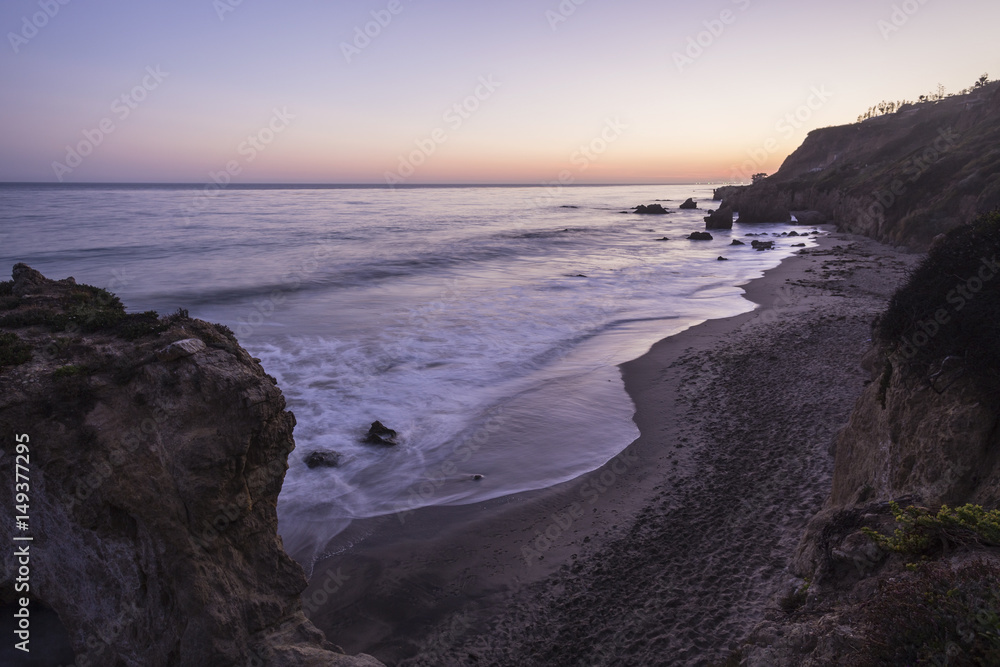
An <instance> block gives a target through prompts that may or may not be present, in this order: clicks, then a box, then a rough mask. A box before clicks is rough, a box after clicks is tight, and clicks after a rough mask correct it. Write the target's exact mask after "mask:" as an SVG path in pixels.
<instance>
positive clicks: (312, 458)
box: [305, 450, 342, 468]
mask: <svg viewBox="0 0 1000 667" xmlns="http://www.w3.org/2000/svg"><path fill="white" fill-rule="evenodd" d="M341 458H342V457H341V454H340V452H334V451H331V450H319V451H315V452H310V453H309V455H308V456H306V458H305V464H306V465H307V466H309V467H310V468H337V467H339V466H340V461H341Z"/></svg>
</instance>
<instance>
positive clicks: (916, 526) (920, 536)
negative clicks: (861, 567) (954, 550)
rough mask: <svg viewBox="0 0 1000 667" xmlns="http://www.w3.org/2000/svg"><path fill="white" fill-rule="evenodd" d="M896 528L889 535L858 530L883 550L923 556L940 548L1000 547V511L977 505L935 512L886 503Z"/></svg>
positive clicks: (945, 507)
mask: <svg viewBox="0 0 1000 667" xmlns="http://www.w3.org/2000/svg"><path fill="white" fill-rule="evenodd" d="M889 507H890V508H891V510H892V514H893V516H894V517H895V519H896V523H898V524H899V528H897V529H896V531H895V532H894V533H893V534H892V535H882V534H881V533H879V532H877V531H875V530H873V529H871V528H862V529H861V531H862V532H863V533H864V534H865V535H867V536H868V537H870V538H871V539H872V540H874V541H875V543H876V544H878V545H879V546H881V547H882V548H883V549H886V550H887V551H895V552H898V553H904V554H915V555H920V554H925V553H927V552H928V551H930V550H932V549H934V548H936V547H938V546H940V547H942V548H943V549H944V550H947V549H948V548H949V547H952V546H967V545H970V544H982V545H987V546H1000V510H986V509H984V508H983V507H982V506H980V505H962V506H961V507H956V508H954V509H952V508H950V507H948V506H947V505H944V506H943V507H941V509H940V510H938V511H937V512H936V513H935V512H932V511H930V510H927V509H924V508H922V507H913V506H912V505H911V506H910V507H907V508H906V509H903V508H901V507H900V506H899V505H898V504H896V503H894V502H892V503H889Z"/></svg>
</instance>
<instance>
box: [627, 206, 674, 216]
mask: <svg viewBox="0 0 1000 667" xmlns="http://www.w3.org/2000/svg"><path fill="white" fill-rule="evenodd" d="M634 210H635V212H636V213H639V214H640V215H666V214H668V213H669V212H670V211H668V210H667V209H665V208H663V204H648V205H646V204H640V205H639V206H636V207H635V209H634Z"/></svg>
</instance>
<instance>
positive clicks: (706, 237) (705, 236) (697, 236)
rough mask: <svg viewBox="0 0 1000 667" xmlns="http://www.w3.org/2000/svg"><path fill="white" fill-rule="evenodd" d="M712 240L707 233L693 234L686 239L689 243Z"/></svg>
mask: <svg viewBox="0 0 1000 667" xmlns="http://www.w3.org/2000/svg"><path fill="white" fill-rule="evenodd" d="M713 238H714V237H713V236H712V235H711V234H709V233H708V232H694V233H692V234H691V236H689V237H688V239H689V240H691V241H711V240H712V239H713Z"/></svg>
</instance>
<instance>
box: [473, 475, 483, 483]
mask: <svg viewBox="0 0 1000 667" xmlns="http://www.w3.org/2000/svg"><path fill="white" fill-rule="evenodd" d="M482 478H483V476H482V475H478V474H477V475H473V476H472V479H474V480H475V481H477V482H478V481H479V480H481V479H482Z"/></svg>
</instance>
